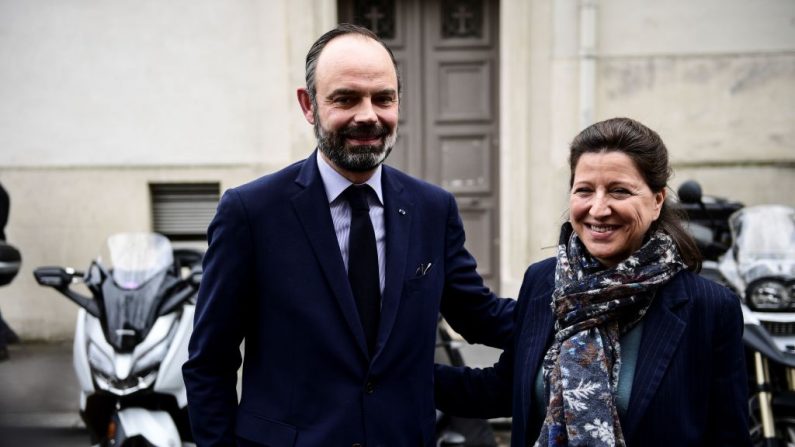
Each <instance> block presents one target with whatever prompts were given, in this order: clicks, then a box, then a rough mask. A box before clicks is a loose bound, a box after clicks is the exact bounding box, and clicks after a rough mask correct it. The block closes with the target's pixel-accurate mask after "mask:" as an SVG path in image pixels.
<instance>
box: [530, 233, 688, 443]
mask: <svg viewBox="0 0 795 447" xmlns="http://www.w3.org/2000/svg"><path fill="white" fill-rule="evenodd" d="M557 257H558V262H557V267H556V270H555V290H554V292H553V293H552V311H553V313H554V314H555V318H556V322H555V340H554V341H553V343H552V346H551V347H550V348H549V350H548V351H547V354H546V356H545V357H544V386H545V389H546V390H547V391H548V393H549V403H548V405H547V413H546V417H545V418H544V424H543V426H542V428H541V434H540V436H539V438H538V440H537V441H536V442H535V446H538V447H543V446H586V445H587V446H620V447H623V446H625V445H626V444H625V442H624V434H623V432H622V430H621V424H620V422H619V419H618V412H617V410H616V405H615V393H616V387H617V385H618V373H619V371H620V370H621V346H620V345H619V342H618V340H619V336H620V335H621V334H623V333H625V332H627V331H628V330H629V329H631V328H632V327H633V326H634V325H635V324H637V323H638V322H639V321H640V320H641V318H643V315H644V314H645V313H646V311H647V310H648V308H649V306H650V305H651V302H652V299H653V298H654V292H655V290H656V289H657V287H659V286H660V285H662V284H664V283H666V282H667V281H669V280H670V279H671V278H672V277H673V276H674V275H675V274H676V273H677V272H679V271H680V270H682V269H683V268H684V263H683V262H682V259H681V257H680V256H679V252H678V251H677V249H676V245H675V244H674V242H673V240H672V239H671V237H670V236H668V235H667V234H665V233H663V232H661V231H658V232H655V233H653V234H652V235H651V236H650V237H648V238H647V240H646V241H645V242H644V244H643V246H642V247H641V248H640V249H639V250H638V251H636V252H635V253H633V254H632V255H631V256H630V257H629V258H627V259H625V260H624V261H622V262H621V263H619V264H618V265H616V266H614V267H611V268H604V267H603V266H601V264H599V262H598V261H597V260H596V259H594V258H593V257H591V255H590V254H589V253H588V252H587V250H586V249H585V247H584V246H583V244H582V242H581V241H580V239H579V238H578V237H577V234H576V233H574V232H573V231H572V227H571V224H569V223H566V224H564V225H563V228H562V230H561V237H560V243H559V245H558V254H557Z"/></svg>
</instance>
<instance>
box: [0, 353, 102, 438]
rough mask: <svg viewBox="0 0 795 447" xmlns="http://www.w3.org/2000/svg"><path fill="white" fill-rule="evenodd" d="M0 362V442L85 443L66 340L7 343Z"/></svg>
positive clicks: (76, 388) (76, 387) (75, 381)
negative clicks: (3, 358)
mask: <svg viewBox="0 0 795 447" xmlns="http://www.w3.org/2000/svg"><path fill="white" fill-rule="evenodd" d="M9 354H10V359H9V360H6V361H4V362H1V363H0V446H3V447H12V446H14V447H15V446H37V447H38V446H41V447H49V446H53V447H54V446H64V447H73V446H75V447H76V446H86V445H89V437H88V434H87V433H86V431H85V428H83V423H82V421H81V420H80V416H79V415H78V402H79V400H78V399H79V394H78V386H77V379H76V378H75V374H74V371H73V370H72V349H71V343H54V344H21V345H12V346H9Z"/></svg>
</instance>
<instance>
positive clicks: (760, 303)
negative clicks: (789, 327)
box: [745, 278, 795, 311]
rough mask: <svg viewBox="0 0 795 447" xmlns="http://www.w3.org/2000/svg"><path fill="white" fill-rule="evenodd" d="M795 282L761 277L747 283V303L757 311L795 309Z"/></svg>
mask: <svg viewBox="0 0 795 447" xmlns="http://www.w3.org/2000/svg"><path fill="white" fill-rule="evenodd" d="M794 292H795V282H793V281H789V283H787V282H784V281H782V280H779V279H772V278H763V279H759V280H757V281H754V282H752V283H751V284H749V285H748V289H747V290H746V294H745V296H746V297H747V298H748V304H749V306H751V307H752V308H753V309H754V310H759V311H776V310H782V311H792V310H793V309H795V293H794Z"/></svg>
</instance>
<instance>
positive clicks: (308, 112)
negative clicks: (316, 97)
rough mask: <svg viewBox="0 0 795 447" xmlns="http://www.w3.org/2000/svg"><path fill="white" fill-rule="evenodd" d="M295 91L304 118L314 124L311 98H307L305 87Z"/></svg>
mask: <svg viewBox="0 0 795 447" xmlns="http://www.w3.org/2000/svg"><path fill="white" fill-rule="evenodd" d="M295 93H296V95H297V96H298V104H299V105H300V106H301V111H302V112H304V118H305V119H306V121H307V122H308V123H309V124H315V114H314V113H313V112H314V111H313V110H312V100H311V99H310V98H309V91H308V90H307V89H306V88H305V87H301V88H299V89H298V90H297V91H296V92H295Z"/></svg>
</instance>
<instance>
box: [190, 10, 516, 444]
mask: <svg viewBox="0 0 795 447" xmlns="http://www.w3.org/2000/svg"><path fill="white" fill-rule="evenodd" d="M297 93H298V101H299V103H300V106H301V109H302V111H303V113H304V116H305V117H306V120H307V121H308V122H309V123H310V124H312V125H313V126H314V130H315V135H316V136H317V139H318V150H316V151H315V152H314V153H312V154H311V155H310V156H309V158H307V159H306V160H303V161H300V162H298V163H295V164H293V165H291V166H288V167H287V168H284V169H283V170H281V171H278V172H276V173H273V174H271V175H266V176H264V177H262V178H260V179H257V180H255V181H253V182H251V183H248V184H246V185H243V186H240V187H238V188H234V189H232V190H229V191H227V192H226V193H225V194H224V196H223V198H222V199H221V202H220V203H219V205H218V211H217V214H216V216H215V218H214V220H213V222H212V223H211V224H210V227H209V230H208V240H209V248H208V251H207V254H206V256H205V260H204V277H203V279H202V284H201V288H200V290H199V298H198V302H197V307H196V316H195V324H194V332H193V336H192V338H191V342H190V354H189V360H188V361H187V362H186V364H185V366H184V368H183V372H184V377H185V383H186V385H187V391H188V401H189V411H190V418H191V424H192V427H193V432H194V436H195V438H196V442H197V444H198V445H199V446H215V445H267V446H368V447H370V446H372V447H375V446H421V445H429V444H431V443H432V442H433V435H434V423H435V410H434V400H433V399H434V395H433V363H434V351H435V339H436V324H437V319H438V315H439V313H440V311H441V313H442V314H443V315H444V316H445V318H446V319H447V320H448V322H450V324H451V325H452V326H453V328H454V329H456V330H457V331H458V332H460V333H461V334H463V335H464V336H465V337H466V338H467V339H468V340H470V341H472V342H479V343H484V344H489V345H492V346H502V345H503V343H504V342H505V341H506V340H508V339H509V338H510V334H511V331H512V323H511V312H512V310H513V300H503V299H499V298H496V297H495V296H494V295H493V294H492V293H491V292H490V291H489V290H488V289H487V288H486V287H485V286H484V285H483V281H482V279H481V277H480V276H479V275H478V274H477V272H476V270H475V268H476V264H475V260H474V259H473V258H472V256H471V255H470V254H469V253H468V252H467V251H466V249H465V248H464V229H463V226H462V223H461V219H460V217H459V215H458V209H457V206H456V203H455V200H454V198H453V196H452V195H451V194H450V193H448V192H445V191H444V190H442V189H440V188H438V187H436V186H433V185H430V184H428V183H425V182H422V181H420V180H417V179H415V178H412V177H409V176H408V175H406V174H403V173H401V172H399V171H397V170H395V169H393V168H390V167H388V166H385V165H383V164H382V163H383V162H384V160H385V159H386V157H387V155H388V154H389V152H390V151H391V149H392V146H393V145H394V143H395V139H396V135H397V125H398V108H399V98H400V83H399V79H398V73H397V68H396V64H395V60H394V57H393V55H392V53H391V51H389V49H388V48H387V47H386V46H385V45H384V43H383V42H381V41H380V40H379V39H378V38H377V37H376V36H375V35H374V34H372V33H371V32H370V31H368V30H367V29H364V28H360V27H357V26H353V25H340V26H338V27H337V28H335V29H334V30H331V31H329V32H328V33H326V34H325V35H323V36H322V37H320V38H319V39H318V41H317V42H315V44H314V45H313V46H312V48H311V49H310V51H309V53H308V55H307V60H306V88H301V89H299V90H298V92H297ZM352 191H353V192H352ZM484 321H489V322H490V323H488V324H484V323H483V322H484ZM243 340H245V354H244V356H243V357H244V361H243V377H242V396H241V398H240V401H239V403H238V397H237V394H236V390H235V387H236V382H237V370H238V367H239V366H240V364H241V355H240V351H239V346H240V344H241V341H243Z"/></svg>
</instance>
